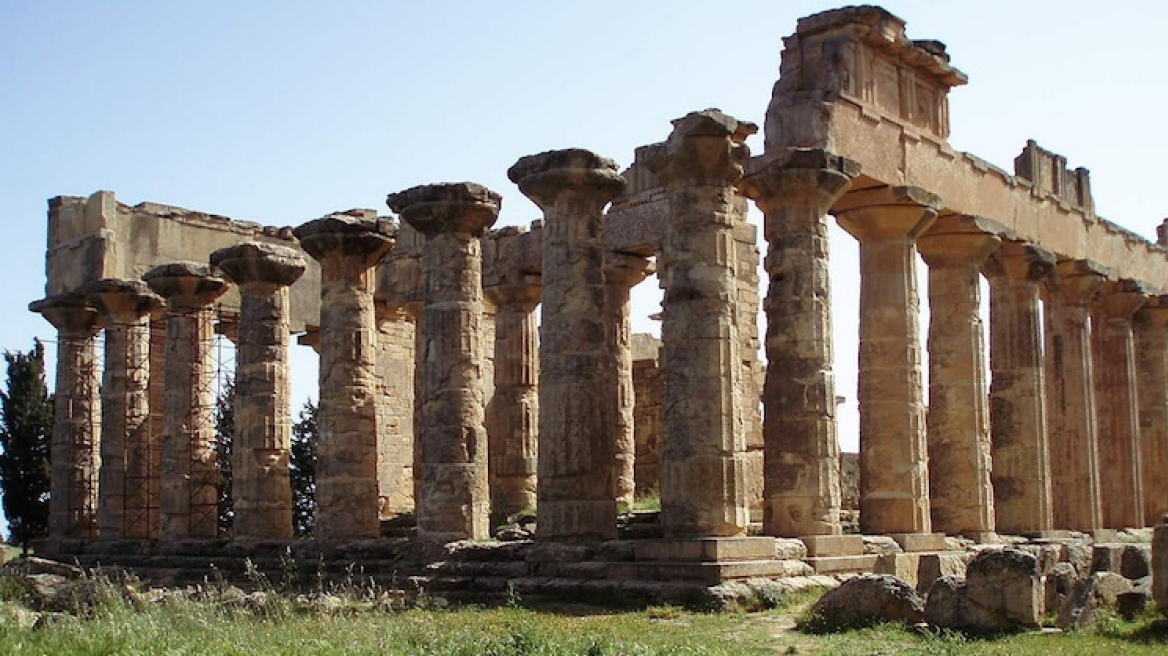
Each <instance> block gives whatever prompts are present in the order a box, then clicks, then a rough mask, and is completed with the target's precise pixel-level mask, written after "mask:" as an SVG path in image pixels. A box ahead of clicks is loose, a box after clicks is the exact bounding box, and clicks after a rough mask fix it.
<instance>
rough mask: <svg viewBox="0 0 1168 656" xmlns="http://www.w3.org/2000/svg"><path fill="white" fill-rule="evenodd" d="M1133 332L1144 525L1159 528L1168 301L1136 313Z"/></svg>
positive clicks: (1167, 464) (1164, 494)
mask: <svg viewBox="0 0 1168 656" xmlns="http://www.w3.org/2000/svg"><path fill="white" fill-rule="evenodd" d="M1133 329H1134V331H1135V339H1136V383H1137V386H1138V388H1139V414H1140V416H1139V420H1140V444H1141V451H1140V464H1141V466H1142V470H1143V471H1142V477H1143V483H1144V523H1145V525H1147V526H1155V525H1156V524H1158V523H1160V522H1161V521H1162V518H1163V517H1164V516H1165V515H1166V514H1168V297H1164V296H1155V297H1152V299H1151V300H1150V301H1149V303H1148V304H1147V305H1145V306H1144V307H1143V309H1141V310H1140V311H1139V312H1136V314H1135V318H1134V323H1133Z"/></svg>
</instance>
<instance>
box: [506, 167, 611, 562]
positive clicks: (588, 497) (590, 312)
mask: <svg viewBox="0 0 1168 656" xmlns="http://www.w3.org/2000/svg"><path fill="white" fill-rule="evenodd" d="M507 177H508V178H509V179H510V180H511V181H512V182H514V183H516V184H518V185H519V189H520V191H522V192H523V193H524V195H526V196H527V197H528V198H530V199H531V200H532V201H534V202H535V204H536V205H539V207H540V209H542V210H543V213H544V230H543V267H542V270H543V274H542V276H543V299H542V308H541V318H542V323H541V325H540V328H539V336H540V342H539V344H540V346H539V482H538V489H537V496H538V500H539V507H538V517H539V521H538V522H537V527H538V528H537V534H536V535H537V537H538V538H540V539H542V540H560V541H585V542H586V541H597V540H609V539H613V538H615V537H616V512H617V508H616V467H615V458H616V455H615V454H616V435H615V433H614V432H613V426H614V421H613V418H612V417H611V416H610V410H609V405H610V404H609V403H607V401H606V399H605V398H604V397H603V396H602V394H601V390H604V389H610V386H611V384H612V380H613V377H614V376H615V372H614V371H613V369H612V366H611V362H612V355H611V350H610V348H609V346H608V343H607V339H606V332H605V321H604V308H605V286H604V271H603V266H604V253H605V247H604V241H603V238H602V225H603V221H604V218H603V217H604V214H603V212H604V206H605V205H607V204H608V202H609V201H611V200H612V199H613V198H615V197H616V196H617V195H618V194H619V193H620V192H621V190H623V189H624V186H625V180H624V178H622V177H621V175H620V173H619V172H618V170H617V165H616V162H613V161H612V160H610V159H608V158H605V157H601V156H599V155H597V154H596V153H593V152H590V151H587V150H582V149H575V148H573V149H567V150H553V151H550V152H546V153H540V154H538V155H529V156H527V157H523V158H521V159H520V160H519V161H518V162H516V163H515V165H513V166H512V167H511V168H510V169H509V170H508V171H507Z"/></svg>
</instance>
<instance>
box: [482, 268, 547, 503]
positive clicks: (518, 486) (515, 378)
mask: <svg viewBox="0 0 1168 656" xmlns="http://www.w3.org/2000/svg"><path fill="white" fill-rule="evenodd" d="M484 291H485V292H486V295H487V298H488V299H490V300H491V302H492V303H493V304H494V305H495V311H496V314H495V344H494V347H495V396H494V398H492V399H491V403H490V405H489V406H488V407H487V410H486V427H487V441H488V452H489V456H488V462H489V466H488V468H487V469H488V471H489V472H490V487H491V516H492V518H493V522H498V521H501V520H505V519H506V517H507V516H508V515H512V514H515V513H518V512H522V511H530V510H533V509H534V508H535V506H536V489H535V486H536V469H537V465H538V456H537V453H538V451H537V446H538V445H537V440H538V437H539V430H538V428H539V388H538V387H537V383H538V381H539V339H538V337H539V333H538V330H539V322H538V321H536V316H535V308H536V306H537V305H539V297H540V293H541V291H542V290H541V287H540V286H539V284H538V282H533V283H511V284H502V285H496V286H492V287H488V288H486V289H485V290H484Z"/></svg>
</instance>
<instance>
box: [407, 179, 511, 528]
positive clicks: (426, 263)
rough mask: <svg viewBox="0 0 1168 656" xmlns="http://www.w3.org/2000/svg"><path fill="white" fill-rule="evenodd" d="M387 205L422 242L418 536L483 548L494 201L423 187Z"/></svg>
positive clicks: (477, 190) (454, 187)
mask: <svg viewBox="0 0 1168 656" xmlns="http://www.w3.org/2000/svg"><path fill="white" fill-rule="evenodd" d="M387 203H388V205H389V207H390V209H392V210H393V211H395V212H397V213H398V214H400V215H401V218H402V219H403V220H404V221H406V222H407V223H409V224H410V225H411V226H413V227H414V228H415V229H416V230H418V231H419V232H421V233H422V234H423V235H425V237H426V241H425V243H424V244H423V245H422V279H423V285H424V289H425V291H424V294H423V297H424V301H423V306H422V316H421V319H420V320H419V322H418V333H419V338H420V340H421V341H420V343H419V347H418V348H419V355H418V375H417V389H416V391H415V399H414V408H415V411H414V412H415V414H414V421H415V424H414V439H415V440H416V441H417V443H418V445H419V447H420V448H419V458H418V465H417V468H416V470H415V477H416V479H417V480H418V482H419V484H418V486H417V488H416V489H417V498H416V503H417V515H418V537H419V538H421V539H426V540H434V541H450V540H461V539H471V540H481V539H484V538H486V537H487V536H488V534H489V531H490V527H489V526H488V521H489V519H490V517H489V514H490V508H489V506H490V498H489V494H490V493H489V490H488V489H487V485H488V481H487V457H488V445H487V432H486V429H485V427H484V426H483V405H484V402H483V381H482V367H483V348H482V345H481V343H480V341H479V340H480V334H481V333H480V328H481V327H480V324H481V317H482V313H483V280H482V244H481V242H480V240H479V239H480V237H482V235H483V233H484V232H486V230H487V229H488V228H490V227H491V225H492V224H493V223H494V222H495V218H496V217H497V216H498V215H499V205H500V203H501V199H500V197H499V195H498V194H496V193H495V192H493V191H491V190H489V189H487V188H486V187H483V186H481V185H477V184H474V183H471V182H463V183H457V184H439V185H424V186H420V187H414V188H412V189H407V190H406V191H403V192H400V193H396V194H390V196H389V198H388V199H387Z"/></svg>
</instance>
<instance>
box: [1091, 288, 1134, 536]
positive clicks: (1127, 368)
mask: <svg viewBox="0 0 1168 656" xmlns="http://www.w3.org/2000/svg"><path fill="white" fill-rule="evenodd" d="M1147 302H1148V289H1147V287H1146V286H1145V285H1143V284H1142V283H1140V282H1137V281H1135V280H1130V279H1127V280H1120V281H1117V282H1107V283H1104V284H1103V286H1102V287H1100V289H1099V292H1098V294H1097V295H1096V296H1095V303H1094V305H1093V306H1092V308H1091V352H1092V355H1093V356H1094V358H1095V362H1094V363H1093V364H1094V367H1095V402H1096V404H1097V405H1096V408H1097V413H1098V421H1099V470H1100V472H1101V474H1103V475H1101V476H1100V478H1099V493H1100V495H1101V498H1102V499H1106V500H1107V501H1106V503H1103V504H1102V508H1103V526H1104V528H1135V527H1142V526H1144V486H1143V468H1142V464H1141V462H1140V456H1141V452H1140V447H1141V444H1140V442H1141V437H1140V411H1139V402H1138V399H1137V396H1138V395H1137V387H1136V354H1135V339H1134V338H1133V336H1132V315H1133V314H1135V313H1136V311H1137V310H1139V309H1140V308H1141V307H1143V306H1144V304H1145V303H1147Z"/></svg>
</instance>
